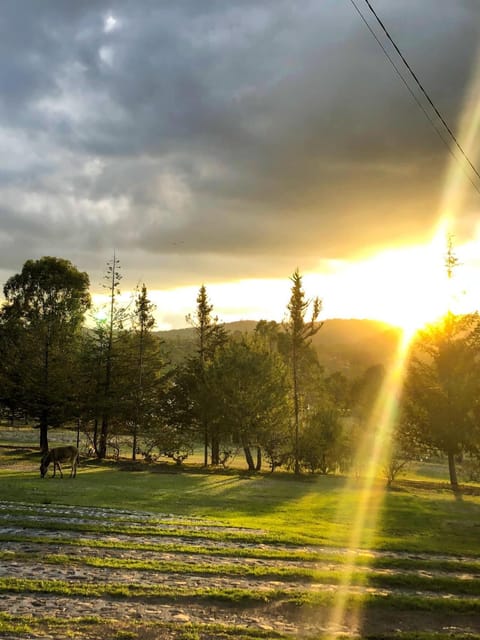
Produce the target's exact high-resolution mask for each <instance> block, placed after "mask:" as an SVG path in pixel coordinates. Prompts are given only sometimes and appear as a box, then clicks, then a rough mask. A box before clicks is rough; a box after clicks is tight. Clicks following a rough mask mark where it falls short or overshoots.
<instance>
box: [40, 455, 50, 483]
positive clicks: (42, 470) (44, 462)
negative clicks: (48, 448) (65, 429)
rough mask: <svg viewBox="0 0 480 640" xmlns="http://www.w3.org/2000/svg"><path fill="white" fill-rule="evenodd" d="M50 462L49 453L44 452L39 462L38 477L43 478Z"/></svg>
mask: <svg viewBox="0 0 480 640" xmlns="http://www.w3.org/2000/svg"><path fill="white" fill-rule="evenodd" d="M49 464H50V454H49V453H46V454H45V455H44V456H43V457H42V460H41V462H40V477H41V478H44V477H45V474H46V473H47V469H48V465H49Z"/></svg>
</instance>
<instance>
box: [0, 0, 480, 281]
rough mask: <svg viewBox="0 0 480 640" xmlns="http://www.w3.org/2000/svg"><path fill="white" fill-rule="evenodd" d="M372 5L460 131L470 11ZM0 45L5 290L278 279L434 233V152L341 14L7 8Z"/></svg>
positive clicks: (468, 7) (216, 6) (216, 7)
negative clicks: (124, 275) (94, 272)
mask: <svg viewBox="0 0 480 640" xmlns="http://www.w3.org/2000/svg"><path fill="white" fill-rule="evenodd" d="M359 6H362V8H363V9H364V10H365V11H366V9H365V6H364V4H363V3H361V2H360V3H359ZM375 6H376V8H377V9H378V11H379V13H380V14H381V15H382V17H383V18H384V19H385V22H386V23H387V24H388V25H389V26H390V28H391V32H392V34H393V35H394V36H395V37H396V39H397V41H398V43H399V44H400V45H401V47H402V49H403V50H404V52H405V53H406V55H407V57H408V59H409V60H410V62H411V64H412V66H413V67H414V68H415V69H416V71H417V72H418V75H419V76H420V77H421V78H422V79H423V81H424V83H425V85H426V86H427V87H428V89H429V91H430V93H431V95H432V97H433V98H434V99H435V101H436V102H437V104H438V105H439V106H440V108H441V110H442V111H443V112H444V113H445V115H446V116H447V117H448V119H449V120H450V122H451V123H452V126H454V127H455V126H458V121H459V118H460V114H461V110H462V107H463V97H464V92H465V89H466V87H467V85H468V82H469V79H470V75H471V73H472V72H473V71H474V63H475V61H476V55H477V46H478V41H479V35H480V5H479V4H478V3H477V2H472V1H467V0H464V1H458V2H455V3H452V2H450V0H435V1H434V0H429V1H425V2H422V3H418V2H414V0H405V2H402V3H399V2H393V0H383V1H380V0H379V1H378V2H376V3H375ZM0 30H1V33H0V36H1V37H0V55H1V59H2V65H1V66H0V150H1V151H2V157H3V159H4V166H3V167H1V168H0V202H2V208H1V209H0V216H1V221H2V228H1V234H0V255H1V264H0V268H2V269H3V270H5V271H8V270H9V269H11V270H12V271H14V270H18V269H19V268H20V267H21V261H22V260H23V259H26V258H29V257H34V256H39V255H42V254H53V255H63V256H65V257H68V258H70V259H73V260H74V259H76V258H78V259H79V260H81V261H82V262H81V264H80V265H79V266H81V267H82V268H83V269H86V270H90V269H94V268H95V269H96V268H98V261H99V255H102V253H103V254H104V260H107V259H108V257H109V255H110V252H111V249H112V247H114V246H115V247H117V248H118V250H119V251H120V254H121V255H122V254H123V256H124V260H123V261H124V264H125V266H126V267H127V269H128V270H129V271H130V272H132V275H131V279H132V280H135V278H136V277H137V273H139V274H140V271H141V270H143V269H145V270H147V271H148V273H149V274H150V276H151V277H152V278H153V275H152V274H153V273H154V272H155V270H160V271H161V272H162V278H164V277H167V275H168V277H171V278H172V284H173V283H180V282H185V283H188V282H193V283H195V282H197V281H198V280H202V281H209V280H210V279H212V278H214V277H215V278H218V276H219V273H220V274H222V276H223V277H225V278H228V277H232V276H238V277H247V276H252V275H257V276H263V275H274V274H275V273H276V274H277V275H282V276H284V275H285V269H287V272H290V271H291V269H292V268H294V267H295V266H296V265H297V264H301V265H302V267H304V268H307V267H308V266H309V263H310V261H311V262H312V263H314V262H316V261H317V260H318V259H319V258H326V257H330V258H342V259H347V258H348V257H350V256H353V255H356V254H358V253H361V252H367V251H368V250H369V249H370V248H374V247H376V246H380V245H382V244H389V243H395V242H398V241H401V240H402V239H405V240H406V241H407V240H408V239H410V238H415V237H416V238H421V237H426V235H427V234H428V233H429V232H430V231H431V227H432V224H433V223H434V221H435V217H436V214H437V207H438V202H439V199H440V197H441V193H442V185H443V181H444V177H445V169H446V167H447V163H448V161H449V156H448V153H447V152H446V150H445V148H444V147H443V146H442V143H441V142H440V141H439V139H438V137H437V136H436V135H435V133H434V132H432V130H431V128H430V126H429V125H428V123H427V122H426V120H425V118H424V116H423V114H422V113H421V112H420V110H419V109H418V107H417V105H416V104H415V103H414V101H413V100H412V98H411V96H410V95H409V94H408V93H407V91H406V89H405V87H404V86H403V85H402V84H401V82H400V81H399V79H398V77H396V75H395V73H394V71H393V69H392V68H391V66H390V65H389V64H388V62H387V61H386V59H385V57H384V56H383V54H382V53H381V51H380V49H379V47H378V44H377V43H376V42H375V41H374V40H373V38H372V36H371V35H370V34H369V32H368V31H367V29H366V27H365V25H364V24H363V23H362V22H361V20H360V19H359V16H358V15H357V13H356V12H355V10H354V8H353V6H352V4H351V3H350V2H349V1H348V0H324V1H322V2H319V1H318V0H310V1H309V0H302V1H301V2H300V1H295V0H283V1H282V0H275V1H273V0H271V1H266V0H265V1H262V0H256V1H253V0H252V1H248V2H247V1H245V0H243V1H242V2H233V1H231V2H229V1H222V2H220V1H219V2H208V3H203V2H202V3H200V2H198V0H191V1H190V2H189V1H186V0H184V1H178V2H175V3H171V2H160V1H157V0H155V1H153V0H151V1H150V0H140V1H139V2H135V3H133V2H127V1H125V2H123V1H122V0H116V1H115V0H113V2H105V3H104V2H100V1H97V0H95V1H92V2H86V1H82V2H62V1H60V0H58V1H54V0H51V1H46V0H44V1H43V2H42V3H37V2H34V1H33V0H31V1H30V2H27V1H26V0H24V1H21V0H20V1H17V2H15V3H14V2H13V0H12V1H11V2H5V3H3V4H2V15H1V23H0ZM389 50H390V49H389ZM142 265H144V266H142ZM157 284H158V281H155V280H154V279H153V280H150V286H152V287H153V286H156V285H157ZM167 284H169V283H165V282H162V286H166V285H167Z"/></svg>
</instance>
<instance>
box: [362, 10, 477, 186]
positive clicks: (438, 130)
mask: <svg viewBox="0 0 480 640" xmlns="http://www.w3.org/2000/svg"><path fill="white" fill-rule="evenodd" d="M350 2H351V4H352V5H353V7H354V8H355V10H356V11H357V13H358V15H359V16H360V18H361V19H362V21H363V22H364V23H365V25H366V27H367V28H368V30H369V31H370V33H371V34H372V36H373V37H374V38H375V40H376V41H377V43H378V45H379V46H380V47H381V49H382V51H383V53H384V54H385V56H386V57H387V59H388V61H389V62H390V64H391V65H392V66H393V68H394V69H395V72H396V74H397V75H398V77H399V78H400V79H401V81H402V82H403V84H404V85H405V87H406V88H407V90H408V92H409V93H410V95H411V96H412V97H413V99H414V100H415V102H416V103H417V105H418V106H419V107H420V109H421V110H422V111H423V113H424V115H425V117H426V118H427V119H428V121H429V122H430V124H431V125H432V127H433V128H434V130H435V132H436V133H437V135H438V136H439V137H440V139H441V140H442V142H443V143H444V145H445V146H446V147H447V149H448V151H449V153H450V154H451V155H452V156H453V157H454V158H455V160H457V162H458V161H459V159H458V157H457V156H456V155H455V153H454V152H453V150H452V148H451V146H450V144H449V143H448V141H447V140H446V139H445V137H444V136H443V134H442V131H441V130H440V129H439V128H438V127H437V125H436V123H435V122H434V120H433V119H432V118H431V116H430V114H429V113H428V111H427V110H426V109H425V107H424V105H423V104H422V103H421V101H420V100H419V99H418V96H417V95H416V94H415V92H414V91H413V90H412V88H411V87H410V85H409V84H408V82H407V81H406V79H405V77H404V76H403V74H402V73H401V71H400V69H399V68H398V66H397V64H396V63H395V61H394V60H393V58H392V56H391V55H390V54H389V52H388V51H387V49H386V48H385V46H384V45H383V43H382V42H381V41H380V39H379V37H378V36H377V34H376V33H375V31H374V30H373V29H372V27H371V25H370V24H369V22H368V21H367V19H366V18H365V16H364V15H363V13H362V12H361V10H360V8H359V7H358V5H357V3H356V2H355V0H350ZM365 3H366V4H367V6H368V8H369V9H370V11H371V12H372V14H373V15H374V16H375V19H376V21H377V22H378V24H379V25H380V27H381V28H382V30H383V32H384V33H385V35H386V36H387V38H388V40H389V41H390V43H391V44H392V46H393V47H394V49H395V51H396V52H397V53H398V55H399V56H400V58H401V60H402V62H403V63H404V65H405V66H406V68H407V69H408V71H409V73H410V75H411V76H412V78H413V79H414V81H415V83H416V84H417V86H418V87H419V88H420V90H421V92H422V94H423V95H424V96H425V98H426V100H427V101H428V103H429V104H430V106H431V107H432V109H433V110H434V112H435V114H436V115H437V117H438V119H439V120H440V122H441V123H442V124H443V126H444V127H445V129H446V130H447V132H448V134H449V135H450V137H451V139H452V140H453V141H454V143H455V146H456V147H457V149H458V150H459V151H460V153H461V154H462V156H463V158H464V159H465V160H466V161H467V163H468V164H469V166H470V167H471V169H472V171H473V172H474V173H475V175H476V176H477V177H478V178H479V179H480V173H479V172H478V171H477V169H476V167H475V166H474V165H473V163H472V162H471V161H470V159H469V157H468V156H467V154H466V153H465V151H464V150H463V148H462V146H461V145H460V143H459V142H458V140H457V138H456V136H455V134H454V133H453V131H452V130H451V128H450V127H449V125H448V123H447V122H446V120H445V118H444V117H443V116H442V114H441V113H440V111H439V110H438V109H437V107H436V106H435V104H434V102H433V100H432V99H431V98H430V96H429V95H428V93H427V92H426V90H425V88H424V87H423V85H422V83H421V82H420V80H419V79H418V77H417V75H416V74H415V72H414V71H413V69H412V67H411V66H410V65H409V63H408V61H407V59H406V58H405V56H404V55H403V53H402V52H401V51H400V49H399V47H398V46H397V44H396V43H395V42H394V40H393V38H392V36H391V35H390V33H389V32H388V30H387V28H386V26H385V24H384V23H383V22H382V20H381V19H380V17H379V16H378V14H377V13H376V11H375V9H374V8H373V7H372V5H371V3H370V2H369V0H365ZM466 175H467V177H468V179H469V180H470V182H471V183H472V185H473V187H474V188H475V190H476V191H477V192H478V193H479V194H480V189H479V187H478V186H477V185H476V184H475V182H474V181H473V180H472V178H471V177H470V175H469V174H468V173H466Z"/></svg>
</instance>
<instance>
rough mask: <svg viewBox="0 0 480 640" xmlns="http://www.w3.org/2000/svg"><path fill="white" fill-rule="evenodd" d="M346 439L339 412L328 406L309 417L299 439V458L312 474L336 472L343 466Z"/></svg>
mask: <svg viewBox="0 0 480 640" xmlns="http://www.w3.org/2000/svg"><path fill="white" fill-rule="evenodd" d="M344 448H345V439H344V438H343V433H342V425H341V423H340V414H339V411H338V410H337V409H336V408H334V407H333V406H326V407H324V408H322V409H320V410H318V411H316V412H315V413H313V414H311V415H309V416H308V419H307V421H306V425H305V428H304V429H303V430H302V433H301V434H300V439H299V458H300V462H301V463H302V465H303V466H305V467H306V468H308V469H309V471H310V472H311V473H315V471H320V472H321V473H323V474H327V473H330V472H332V471H335V469H336V468H337V467H338V466H339V465H340V464H341V462H342V457H343V454H344Z"/></svg>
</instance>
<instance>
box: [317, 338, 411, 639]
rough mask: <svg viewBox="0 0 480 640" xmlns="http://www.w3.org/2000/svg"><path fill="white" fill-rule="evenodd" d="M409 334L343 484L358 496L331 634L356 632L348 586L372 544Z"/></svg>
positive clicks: (356, 614)
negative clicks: (357, 473) (360, 556)
mask: <svg viewBox="0 0 480 640" xmlns="http://www.w3.org/2000/svg"><path fill="white" fill-rule="evenodd" d="M410 338H411V335H408V334H405V335H404V338H403V340H402V343H401V345H400V347H399V349H398V352H397V354H396V357H395V361H394V363H393V364H392V367H391V369H390V371H389V373H388V374H387V376H386V378H385V381H384V383H383V386H382V389H381V392H380V393H379V396H378V399H377V401H376V403H375V406H374V408H373V410H372V412H371V415H370V417H369V420H368V424H367V428H366V430H365V434H364V437H363V439H362V442H361V443H360V446H359V449H358V451H357V455H356V462H355V468H356V469H358V468H361V467H362V466H365V464H366V467H365V468H364V472H363V473H362V475H361V477H359V478H356V477H352V478H351V479H350V480H349V482H348V484H347V487H346V492H345V495H346V496H349V495H351V493H352V492H356V493H357V494H358V496H359V498H358V502H357V505H356V509H355V512H354V514H353V519H352V525H351V534H350V538H349V542H348V548H347V552H346V557H345V564H344V566H343V571H342V579H341V582H340V584H339V587H338V590H337V593H336V596H335V602H334V605H333V607H332V611H331V613H330V616H329V619H328V624H327V629H328V632H329V633H330V635H331V637H335V635H336V634H337V633H345V631H348V632H349V633H353V634H354V633H357V632H358V631H359V627H360V626H361V614H362V610H361V603H360V602H359V599H358V598H357V597H355V598H352V586H353V585H354V584H358V581H359V575H361V574H360V573H358V572H357V571H356V566H357V558H358V554H359V551H360V550H362V549H363V550H364V549H365V548H371V546H372V542H373V537H374V535H375V531H376V525H377V521H378V515H379V511H380V508H381V506H382V504H383V499H384V496H385V487H386V485H385V483H383V484H379V482H378V478H379V476H380V475H381V474H382V471H383V469H384V468H385V465H387V464H388V463H389V460H390V454H391V445H392V434H393V429H394V426H395V422H396V419H397V416H398V407H399V401H400V394H401V391H402V384H403V379H404V371H405V364H406V359H407V356H408V350H409V344H410ZM366 461H368V462H366ZM348 509H351V507H350V505H347V504H342V505H340V508H339V515H341V514H343V513H345V512H346V511H347V510H348ZM367 579H368V577H367Z"/></svg>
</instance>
